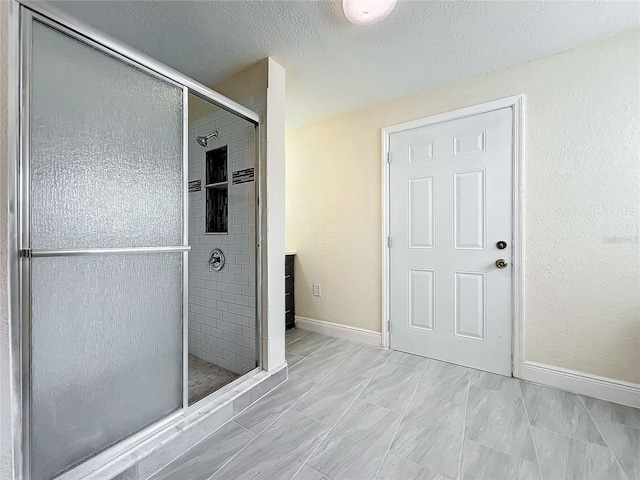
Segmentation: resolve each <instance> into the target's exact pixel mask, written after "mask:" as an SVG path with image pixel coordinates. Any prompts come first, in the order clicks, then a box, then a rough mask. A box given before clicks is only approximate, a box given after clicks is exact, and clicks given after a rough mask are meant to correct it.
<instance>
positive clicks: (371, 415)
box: [307, 400, 400, 480]
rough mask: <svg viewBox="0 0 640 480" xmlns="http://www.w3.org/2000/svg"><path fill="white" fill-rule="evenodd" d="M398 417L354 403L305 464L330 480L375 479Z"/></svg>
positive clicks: (383, 409)
mask: <svg viewBox="0 0 640 480" xmlns="http://www.w3.org/2000/svg"><path fill="white" fill-rule="evenodd" d="M399 421H400V415H398V414H397V413H395V412H393V411H391V410H388V409H386V408H382V407H379V406H377V405H373V404H370V403H366V402H362V401H360V400H356V401H355V402H354V404H353V405H352V406H351V407H350V408H349V410H348V411H347V412H346V413H345V414H344V416H343V417H342V418H341V419H340V421H339V422H338V424H337V425H336V426H335V427H334V428H333V430H331V432H330V433H329V435H327V437H326V438H325V439H324V440H323V441H322V443H321V444H320V446H319V447H318V450H317V451H316V452H315V453H314V454H313V456H312V457H311V458H310V459H309V460H308V461H307V464H308V465H309V466H310V467H312V468H314V469H315V470H317V471H318V472H320V473H322V474H323V475H326V476H327V477H329V478H331V479H332V480H353V479H371V478H375V475H376V472H377V471H378V469H379V467H380V464H381V463H382V460H383V458H384V455H385V453H386V451H387V449H388V446H389V443H390V442H391V439H392V437H393V433H394V432H395V431H396V428H397V426H398V422H399Z"/></svg>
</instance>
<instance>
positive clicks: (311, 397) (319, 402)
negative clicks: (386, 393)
mask: <svg viewBox="0 0 640 480" xmlns="http://www.w3.org/2000/svg"><path fill="white" fill-rule="evenodd" d="M368 382H369V379H368V378H364V377H360V376H358V375H348V374H347V375H344V374H340V375H334V374H330V375H329V376H328V377H327V378H325V379H324V380H323V381H322V382H320V383H319V384H318V385H316V386H315V387H314V388H313V390H311V391H310V392H309V394H308V395H305V396H304V398H302V399H301V400H300V401H298V402H297V403H295V404H294V405H293V407H292V408H294V409H295V410H297V411H298V412H300V413H302V414H303V415H306V416H307V417H311V418H313V419H315V420H318V421H319V422H322V423H324V424H326V425H329V426H333V425H335V423H336V422H337V421H338V419H339V418H340V417H341V416H342V414H343V413H344V412H345V411H346V410H347V409H348V408H349V406H350V405H351V404H352V403H353V401H354V400H355V399H356V397H357V396H358V395H359V394H360V392H361V391H362V389H364V387H365V386H366V385H367V383H368Z"/></svg>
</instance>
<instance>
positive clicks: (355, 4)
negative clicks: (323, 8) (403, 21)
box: [342, 0, 396, 25]
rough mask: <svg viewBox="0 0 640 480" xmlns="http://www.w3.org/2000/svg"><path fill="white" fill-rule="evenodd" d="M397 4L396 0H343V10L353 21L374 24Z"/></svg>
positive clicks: (361, 23) (360, 23)
mask: <svg viewBox="0 0 640 480" xmlns="http://www.w3.org/2000/svg"><path fill="white" fill-rule="evenodd" d="M395 6H396V0H342V10H344V15H345V17H347V20H349V21H350V22H351V23H355V24H356V25H373V24H374V23H378V22H379V21H380V20H382V19H383V18H385V17H386V16H387V15H389V14H390V13H391V11H392V10H393V8H394V7H395Z"/></svg>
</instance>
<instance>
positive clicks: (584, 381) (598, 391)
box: [522, 361, 640, 408]
mask: <svg viewBox="0 0 640 480" xmlns="http://www.w3.org/2000/svg"><path fill="white" fill-rule="evenodd" d="M522 378H523V379H524V380H527V381H529V382H533V383H540V384H542V385H547V386H549V387H554V388H558V389H560V390H566V391H568V392H574V393H579V394H582V395H587V396H589V397H594V398H599V399H601V400H607V401H609V402H614V403H621V404H623V405H629V406H631V407H635V408H640V385H638V384H637V383H629V382H623V381H621V380H612V379H611V378H606V377H599V376H597V375H590V374H588V373H582V372H576V371H574V370H567V369H565V368H560V367H553V366H551V365H544V364H542V363H536V362H526V361H525V362H524V366H523V368H522Z"/></svg>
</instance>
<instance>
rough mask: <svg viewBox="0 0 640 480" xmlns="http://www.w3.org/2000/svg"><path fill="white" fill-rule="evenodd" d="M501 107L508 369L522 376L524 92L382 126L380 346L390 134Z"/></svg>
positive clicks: (385, 311) (386, 305) (385, 331)
mask: <svg viewBox="0 0 640 480" xmlns="http://www.w3.org/2000/svg"><path fill="white" fill-rule="evenodd" d="M503 108H511V109H512V111H513V120H512V131H513V137H512V138H513V143H512V152H513V157H512V158H513V175H512V180H511V191H512V197H511V198H512V212H513V213H512V217H513V218H512V226H513V233H512V238H511V241H512V245H513V250H512V251H513V253H512V266H513V269H512V276H511V297H512V303H511V319H512V334H511V336H512V346H511V372H512V375H513V376H514V377H517V378H522V366H523V361H524V215H523V214H524V109H525V97H524V94H519V95H513V96H510V97H505V98H500V99H497V100H492V101H490V102H486V103H481V104H478V105H473V106H469V107H465V108H461V109H458V110H452V111H450V112H445V113H440V114H437V115H431V116H428V117H424V118H421V119H418V120H413V121H410V122H404V123H399V124H396V125H390V126H388V127H384V128H383V129H382V238H381V246H382V335H381V337H382V342H381V343H382V347H383V348H389V347H390V343H391V335H390V334H391V332H390V322H391V310H390V308H391V306H390V298H389V294H390V287H391V268H390V263H389V262H390V254H389V248H390V244H389V238H390V234H391V232H390V229H389V208H390V198H389V188H390V187H389V180H390V175H389V167H390V162H391V161H393V160H392V159H391V158H390V150H389V148H390V137H391V134H393V133H398V132H403V131H406V130H411V129H415V128H421V127H426V126H429V125H435V124H438V123H443V122H448V121H451V120H457V119H460V118H464V117H470V116H473V115H479V114H482V113H488V112H492V111H495V110H500V109H503Z"/></svg>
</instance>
